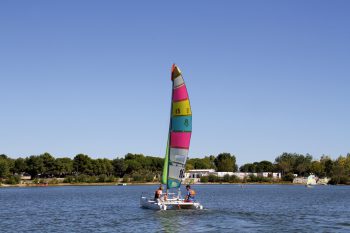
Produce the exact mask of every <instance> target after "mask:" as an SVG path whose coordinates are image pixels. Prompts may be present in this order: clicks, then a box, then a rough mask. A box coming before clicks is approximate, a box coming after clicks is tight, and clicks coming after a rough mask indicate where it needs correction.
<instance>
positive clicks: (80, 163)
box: [73, 154, 93, 175]
mask: <svg viewBox="0 0 350 233" xmlns="http://www.w3.org/2000/svg"><path fill="white" fill-rule="evenodd" d="M73 168H74V170H75V172H77V173H78V174H86V175H92V173H93V167H92V162H91V158H90V157H89V156H87V155H84V154H78V155H76V156H75V157H74V159H73Z"/></svg>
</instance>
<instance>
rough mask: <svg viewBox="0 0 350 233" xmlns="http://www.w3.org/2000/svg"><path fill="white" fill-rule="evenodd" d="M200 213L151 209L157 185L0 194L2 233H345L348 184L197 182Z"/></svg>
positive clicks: (349, 221) (349, 226)
mask: <svg viewBox="0 0 350 233" xmlns="http://www.w3.org/2000/svg"><path fill="white" fill-rule="evenodd" d="M193 187H194V188H195V190H196V192H197V195H198V197H197V199H198V200H199V201H200V202H201V203H202V204H203V205H204V207H205V210H202V211H195V210H179V211H154V210H148V209H142V208H140V206H139V197H140V194H141V193H142V192H144V191H146V192H153V190H155V189H156V188H157V186H66V187H32V188H1V189H0V232H184V231H187V232H191V233H192V232H350V186H316V187H314V188H305V187H304V186H293V185H245V186H243V187H241V186H240V185H197V186H193Z"/></svg>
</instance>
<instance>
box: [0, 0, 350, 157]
mask: <svg viewBox="0 0 350 233" xmlns="http://www.w3.org/2000/svg"><path fill="white" fill-rule="evenodd" d="M349 7H350V3H349V2H348V1H176V2H171V1H151V2H148V1H147V2H146V1H55V2H53V1H50V2H48V1H1V2H0V111H1V114H0V153H5V154H7V155H9V156H12V157H18V156H22V157H23V156H29V155H32V154H40V153H43V152H46V151H47V152H50V153H51V154H53V155H54V156H56V157H62V156H68V157H73V156H74V155H76V154H77V153H85V154H88V155H90V156H91V157H93V158H97V157H107V158H114V157H116V156H119V157H120V156H123V155H125V154H126V153H128V152H131V153H143V154H145V155H157V156H163V154H164V151H165V147H166V138H167V130H168V124H169V110H170V96H171V81H170V68H171V65H172V63H173V62H175V63H177V64H178V65H179V67H180V68H181V70H182V72H183V75H184V78H185V80H186V83H187V88H188V91H189V95H190V100H191V104H192V111H193V135H192V141H191V148H190V157H203V156H205V155H210V154H214V155H217V154H218V153H220V152H230V153H232V154H235V155H236V157H237V162H238V163H239V164H243V163H246V162H254V161H261V160H270V161H273V160H274V159H275V157H276V156H278V155H280V154H281V153H282V152H296V153H303V154H305V153H310V154H312V155H313V156H314V157H315V158H319V157H320V156H321V155H322V154H328V155H331V156H332V157H333V158H336V157H337V156H339V155H340V154H346V153H348V152H350V149H349V145H350V144H349V138H350V124H349V115H350V110H349V100H350V91H349V87H350V80H349V79H350V43H349V41H350V27H349V25H350V15H349V14H348V9H349Z"/></svg>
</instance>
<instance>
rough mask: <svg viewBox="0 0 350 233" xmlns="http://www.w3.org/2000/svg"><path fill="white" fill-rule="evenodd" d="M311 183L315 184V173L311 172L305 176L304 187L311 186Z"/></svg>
mask: <svg viewBox="0 0 350 233" xmlns="http://www.w3.org/2000/svg"><path fill="white" fill-rule="evenodd" d="M313 185H316V177H315V175H313V174H310V175H309V176H308V177H307V181H306V185H305V186H306V187H307V188H312V186H313Z"/></svg>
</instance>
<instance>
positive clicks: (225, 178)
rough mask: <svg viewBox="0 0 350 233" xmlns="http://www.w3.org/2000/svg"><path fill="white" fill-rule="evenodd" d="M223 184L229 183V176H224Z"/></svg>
mask: <svg viewBox="0 0 350 233" xmlns="http://www.w3.org/2000/svg"><path fill="white" fill-rule="evenodd" d="M222 180H223V181H224V182H230V175H229V174H226V175H224V177H223V179H222Z"/></svg>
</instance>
